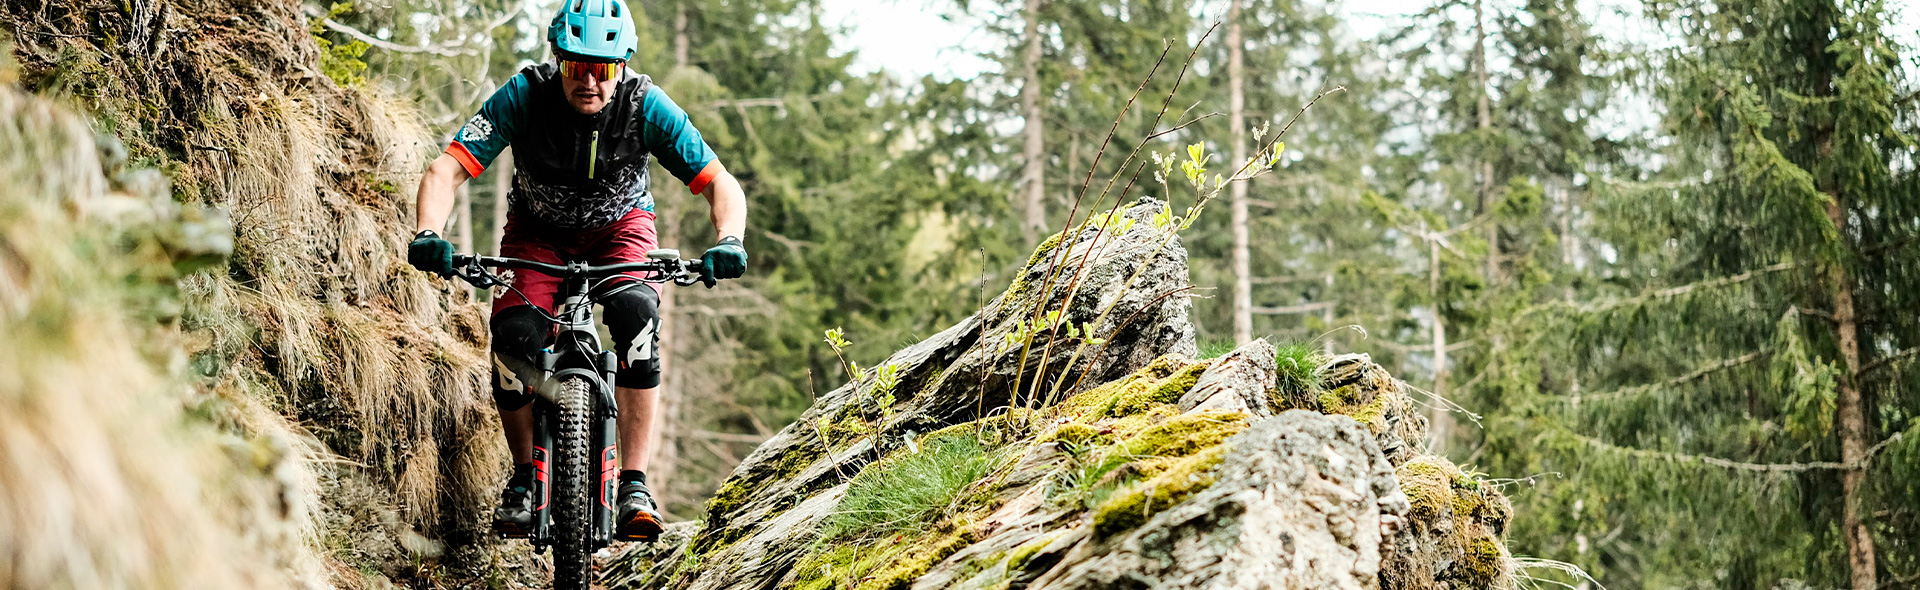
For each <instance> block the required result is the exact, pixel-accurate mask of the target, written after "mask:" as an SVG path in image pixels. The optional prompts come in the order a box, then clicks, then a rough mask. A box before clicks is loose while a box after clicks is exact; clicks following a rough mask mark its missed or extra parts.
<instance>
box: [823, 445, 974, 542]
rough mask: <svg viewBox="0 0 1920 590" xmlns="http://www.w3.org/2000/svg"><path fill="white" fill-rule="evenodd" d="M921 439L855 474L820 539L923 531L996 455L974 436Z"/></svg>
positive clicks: (828, 519) (958, 496) (950, 504)
mask: <svg viewBox="0 0 1920 590" xmlns="http://www.w3.org/2000/svg"><path fill="white" fill-rule="evenodd" d="M923 442H924V444H922V445H921V447H920V452H918V453H907V452H901V453H898V454H895V455H893V456H892V457H890V458H889V459H886V460H883V461H882V462H881V463H879V464H876V465H873V466H871V467H869V468H867V469H865V470H863V471H861V472H860V475H858V476H856V477H854V480H853V485H852V486H850V487H849V488H848V489H847V495H846V497H845V498H843V499H841V500H840V507H839V510H838V511H836V512H834V514H833V515H832V516H830V517H828V518H827V522H826V524H825V525H824V527H823V528H822V529H821V532H822V536H821V539H822V540H825V541H834V540H839V539H845V538H851V537H857V536H870V537H879V536H883V535H887V534H892V533H913V532H923V531H925V530H926V528H927V526H928V525H930V524H932V523H933V522H934V521H935V520H937V519H938V517H939V515H940V513H941V511H943V510H945V509H947V508H948V507H950V506H952V505H953V504H954V502H955V501H956V500H958V499H959V498H960V494H961V492H962V491H963V490H965V489H966V487H967V486H968V485H970V484H972V483H973V482H975V481H978V480H979V479H981V478H982V477H985V476H986V475H987V473H988V472H990V471H992V470H993V468H994V467H995V466H996V465H997V464H998V463H999V462H1000V459H1001V455H1000V454H999V453H995V452H993V449H991V448H989V447H987V446H986V445H983V444H981V443H980V441H979V440H978V439H976V438H975V437H973V436H940V437H937V438H934V440H928V441H923Z"/></svg>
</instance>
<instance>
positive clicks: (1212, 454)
mask: <svg viewBox="0 0 1920 590" xmlns="http://www.w3.org/2000/svg"><path fill="white" fill-rule="evenodd" d="M1227 450H1228V449H1227V446H1226V445H1218V444H1217V445H1215V446H1213V447H1211V448H1208V449H1206V450H1205V451H1203V452H1201V453H1199V454H1196V455H1193V456H1190V457H1186V458H1184V459H1182V460H1181V461H1179V462H1178V463H1176V464H1174V465H1172V466H1171V467H1170V468H1168V469H1167V470H1166V471H1165V472H1163V473H1161V474H1159V475H1157V476H1154V477H1153V478H1151V479H1148V480H1146V481H1143V482H1140V483H1137V484H1134V485H1133V486H1132V487H1129V488H1127V489H1126V490H1124V491H1122V492H1120V493H1117V494H1114V495H1113V496H1112V497H1110V498H1108V499H1107V501H1106V502H1104V503H1101V504H1100V506H1098V507H1096V508H1095V509H1094V512H1093V527H1094V534H1095V535H1097V536H1100V537H1110V536H1113V535H1115V534H1118V533H1122V532H1126V531H1130V530H1133V529H1135V528H1138V527H1139V526H1140V525H1142V524H1146V522H1147V520H1148V519H1151V518H1153V515H1155V514H1159V513H1160V512H1161V511H1164V510H1166V509H1168V508H1172V507H1173V506H1174V505H1176V504H1179V503H1181V502H1184V501H1186V500H1187V498H1190V497H1193V495H1194V494H1198V493H1200V492H1202V491H1205V490H1206V489H1207V488H1210V487H1213V484H1214V483H1215V479H1214V474H1213V470H1214V468H1215V467H1218V466H1219V465H1220V462H1221V461H1222V460H1223V459H1225V458H1226V456H1227Z"/></svg>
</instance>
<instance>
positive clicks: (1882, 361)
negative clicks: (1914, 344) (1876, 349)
mask: <svg viewBox="0 0 1920 590" xmlns="http://www.w3.org/2000/svg"><path fill="white" fill-rule="evenodd" d="M1914 355H1920V348H1909V349H1906V350H1902V351H1900V352H1896V353H1893V354H1890V355H1887V356H1883V357H1880V358H1877V359H1873V362H1871V363H1867V364H1865V365H1863V366H1861V367H1860V373H1859V375H1860V376H1862V377H1864V376H1866V375H1867V374H1868V373H1872V372H1873V371H1874V370H1875V369H1879V368H1882V367H1886V366H1890V365H1893V364H1895V363H1899V362H1902V361H1905V360H1906V359H1910V358H1913V356H1914Z"/></svg>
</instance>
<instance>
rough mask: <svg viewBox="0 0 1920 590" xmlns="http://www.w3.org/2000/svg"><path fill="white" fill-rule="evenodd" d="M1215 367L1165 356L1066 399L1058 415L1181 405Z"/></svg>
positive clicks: (1120, 413) (1100, 415)
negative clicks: (1183, 397) (1195, 386)
mask: <svg viewBox="0 0 1920 590" xmlns="http://www.w3.org/2000/svg"><path fill="white" fill-rule="evenodd" d="M1212 365H1213V363H1212V361H1200V362H1194V361H1193V360H1192V359H1189V358H1187V356H1186V355H1182V354H1168V355H1164V356H1161V357H1160V358H1157V359H1154V360H1153V362H1151V363H1147V366H1145V367H1142V368H1141V369H1140V370H1139V371H1135V372H1134V373H1133V374H1131V375H1127V376H1126V377H1122V378H1120V379H1117V380H1115V381H1112V382H1110V383H1107V384H1105V385H1101V386H1099V387H1096V388H1093V389H1091V390H1088V391H1085V392H1082V393H1080V394H1078V395H1075V396H1073V397H1070V398H1067V399H1066V400H1065V401H1062V402H1061V403H1060V405H1059V406H1058V407H1057V409H1056V412H1057V413H1059V414H1061V415H1065V416H1069V417H1072V418H1076V419H1093V418H1103V417H1107V416H1127V415H1132V414H1138V413H1141V412H1145V411H1147V410H1149V409H1151V408H1152V407H1153V405H1154V404H1164V403H1172V402H1175V401H1179V400H1180V396H1181V395H1184V394H1186V393H1187V390H1188V389H1192V388H1193V384H1194V383H1195V382H1196V381H1198V380H1199V379H1200V374H1201V373H1204V372H1206V370H1207V368H1208V367H1210V366H1212Z"/></svg>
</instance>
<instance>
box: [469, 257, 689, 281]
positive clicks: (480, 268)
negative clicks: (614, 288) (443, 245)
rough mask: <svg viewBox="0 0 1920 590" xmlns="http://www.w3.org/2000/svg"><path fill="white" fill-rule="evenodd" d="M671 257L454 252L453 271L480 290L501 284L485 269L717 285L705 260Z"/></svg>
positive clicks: (568, 277) (561, 275)
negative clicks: (593, 261)
mask: <svg viewBox="0 0 1920 590" xmlns="http://www.w3.org/2000/svg"><path fill="white" fill-rule="evenodd" d="M650 254H651V253H650ZM673 256H674V257H672V258H653V259H650V260H647V261H645V262H623V263H620V264H608V265H604V266H590V265H587V264H585V263H578V262H576V263H570V264H564V265H562V264H549V263H545V262H540V261H538V260H526V259H522V258H502V257H495V256H478V255H470V254H455V255H453V269H454V271H453V273H454V274H455V275H457V276H459V277H460V278H462V279H465V280H466V281H467V282H468V283H471V284H472V285H473V286H474V287H477V288H481V289H485V288H487V287H491V286H494V285H498V284H504V283H503V281H501V280H500V279H499V277H495V276H493V274H491V273H488V272H487V271H486V269H487V268H504V269H519V270H531V271H535V272H539V273H542V274H547V275H552V276H554V277H557V278H561V279H576V278H578V279H602V278H607V277H611V276H615V275H622V274H627V273H631V272H639V273H649V274H651V275H653V276H649V277H640V279H639V280H641V281H643V282H649V283H665V282H672V283H673V284H676V285H680V286H683V287H685V286H690V285H693V284H694V283H701V284H705V285H706V286H707V288H709V289H711V288H713V286H714V285H715V284H716V282H717V281H715V280H714V278H713V276H712V275H709V274H707V268H706V261H705V260H703V259H699V258H695V259H693V260H681V259H680V258H679V257H678V254H677V253H676V254H674V255H673Z"/></svg>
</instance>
